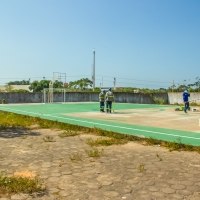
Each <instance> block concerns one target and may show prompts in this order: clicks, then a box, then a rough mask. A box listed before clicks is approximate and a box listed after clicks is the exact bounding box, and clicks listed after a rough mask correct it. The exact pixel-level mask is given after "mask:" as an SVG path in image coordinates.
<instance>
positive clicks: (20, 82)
mask: <svg viewBox="0 0 200 200" xmlns="http://www.w3.org/2000/svg"><path fill="white" fill-rule="evenodd" d="M7 85H29V80H27V81H26V80H22V81H10V82H8V83H7Z"/></svg>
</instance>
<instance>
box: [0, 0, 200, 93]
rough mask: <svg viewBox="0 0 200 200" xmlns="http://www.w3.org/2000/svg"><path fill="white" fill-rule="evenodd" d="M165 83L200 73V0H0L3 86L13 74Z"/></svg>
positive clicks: (137, 84)
mask: <svg viewBox="0 0 200 200" xmlns="http://www.w3.org/2000/svg"><path fill="white" fill-rule="evenodd" d="M93 48H95V52H96V63H95V65H96V86H100V83H101V82H102V79H103V86H109V87H110V86H113V78H114V77H116V86H127V87H139V88H145V87H148V88H155V89H157V88H160V87H164V88H168V87H169V86H171V85H172V80H174V82H175V85H177V84H178V83H179V84H182V83H184V80H186V81H185V82H187V84H188V83H193V82H194V81H195V78H196V77H200V1H199V0H18V1H16V0H0V85H2V84H4V83H6V82H9V81H14V80H23V79H26V80H28V79H29V78H31V81H33V80H40V79H42V77H45V78H46V79H51V77H52V76H53V72H61V73H66V76H67V82H69V81H74V80H78V79H80V78H91V71H92V63H93V51H92V49H93ZM102 77H103V78H102Z"/></svg>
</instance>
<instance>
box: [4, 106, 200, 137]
mask: <svg viewBox="0 0 200 200" xmlns="http://www.w3.org/2000/svg"><path fill="white" fill-rule="evenodd" d="M7 109H9V110H13V111H19V112H25V113H30V114H37V115H41V116H42V115H43V116H49V117H53V118H58V119H66V120H70V121H76V122H84V123H88V124H94V125H101V126H107V127H113V128H120V129H127V130H133V131H140V132H146V133H155V134H159V135H167V136H172V137H181V138H189V139H195V140H200V138H196V137H190V136H184V135H175V134H170V133H162V132H157V131H148V130H143V129H137V128H128V127H123V126H115V125H109V124H101V123H98V122H90V121H85V120H79V119H71V118H67V117H58V116H53V115H50V114H40V113H34V112H27V111H23V110H16V109H10V108H7Z"/></svg>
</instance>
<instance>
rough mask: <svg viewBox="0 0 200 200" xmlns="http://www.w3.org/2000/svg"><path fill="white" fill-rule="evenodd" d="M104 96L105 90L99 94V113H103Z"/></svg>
mask: <svg viewBox="0 0 200 200" xmlns="http://www.w3.org/2000/svg"><path fill="white" fill-rule="evenodd" d="M105 95H106V91H105V90H103V91H102V92H101V93H100V94H99V102H100V112H105V111H104V102H105Z"/></svg>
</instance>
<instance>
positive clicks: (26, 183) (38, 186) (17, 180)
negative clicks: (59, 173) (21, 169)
mask: <svg viewBox="0 0 200 200" xmlns="http://www.w3.org/2000/svg"><path fill="white" fill-rule="evenodd" d="M45 190H46V189H45V187H44V186H43V182H42V180H41V179H39V178H38V177H35V178H24V177H15V176H11V177H8V176H6V175H3V174H2V173H0V197H10V196H11V195H13V194H19V193H25V194H32V193H35V192H44V191H45Z"/></svg>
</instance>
